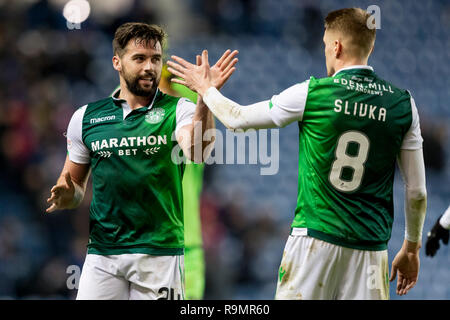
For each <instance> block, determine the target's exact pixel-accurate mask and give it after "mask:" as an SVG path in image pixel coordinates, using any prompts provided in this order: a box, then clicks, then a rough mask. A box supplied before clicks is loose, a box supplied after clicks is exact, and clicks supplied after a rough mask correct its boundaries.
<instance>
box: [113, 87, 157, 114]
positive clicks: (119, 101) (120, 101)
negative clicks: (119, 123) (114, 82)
mask: <svg viewBox="0 0 450 320" xmlns="http://www.w3.org/2000/svg"><path fill="white" fill-rule="evenodd" d="M159 94H160V91H159V88H156V92H155V95H154V96H153V99H152V102H151V103H150V104H149V105H148V107H147V109H148V110H150V109H151V108H152V107H153V104H154V103H155V101H156V97H157V96H159ZM119 95H120V87H118V88H117V89H116V90H114V92H113V93H112V95H111V97H112V99H113V101H114V102H115V103H116V104H120V105H121V106H122V107H123V106H124V104H126V105H127V107H128V108H130V107H129V106H128V103H127V101H126V100H125V99H120V98H119Z"/></svg>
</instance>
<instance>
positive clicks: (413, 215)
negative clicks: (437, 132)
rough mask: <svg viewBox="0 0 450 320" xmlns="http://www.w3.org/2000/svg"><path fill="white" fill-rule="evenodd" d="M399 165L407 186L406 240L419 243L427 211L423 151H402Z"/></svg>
mask: <svg viewBox="0 0 450 320" xmlns="http://www.w3.org/2000/svg"><path fill="white" fill-rule="evenodd" d="M397 163H398V166H399V169H400V172H401V174H402V177H403V182H404V184H405V239H407V240H408V241H411V242H419V241H421V239H422V230H423V223H424V221H425V215H426V209H427V190H426V181H425V164H424V161H423V151H422V149H417V150H400V154H399V157H398V161H397Z"/></svg>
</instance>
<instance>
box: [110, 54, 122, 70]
mask: <svg viewBox="0 0 450 320" xmlns="http://www.w3.org/2000/svg"><path fill="white" fill-rule="evenodd" d="M112 63H113V67H114V69H116V70H117V71H119V72H120V71H122V62H121V61H120V58H119V56H118V55H114V56H113V57H112Z"/></svg>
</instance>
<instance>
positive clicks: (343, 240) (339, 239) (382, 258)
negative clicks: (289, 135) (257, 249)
mask: <svg viewBox="0 0 450 320" xmlns="http://www.w3.org/2000/svg"><path fill="white" fill-rule="evenodd" d="M369 18H370V15H369V14H368V13H367V12H366V11H364V10H362V9H359V8H350V9H342V10H337V11H334V12H331V13H329V14H328V16H327V17H326V19H325V32H324V37H323V42H324V44H325V60H326V68H327V74H328V77H327V78H322V79H316V78H314V77H311V78H310V79H309V80H306V81H304V82H302V83H299V84H296V85H294V86H292V87H290V88H288V89H286V90H284V91H283V92H281V93H280V94H278V95H274V96H273V97H272V98H271V99H270V100H267V101H263V102H259V103H255V104H252V105H250V106H241V105H239V104H237V103H236V102H233V101H231V100H230V99H227V98H225V97H224V96H222V95H221V94H220V93H219V92H218V91H217V90H216V89H214V88H213V87H212V82H211V81H212V79H214V77H213V76H212V75H211V74H209V76H205V69H207V64H204V65H203V66H201V67H199V66H196V65H193V64H190V63H188V62H186V61H185V60H184V59H182V58H179V57H176V56H173V57H172V59H173V60H174V61H175V62H174V61H169V62H168V65H169V67H170V68H169V71H170V72H172V73H174V74H175V75H176V76H178V77H180V78H182V79H173V80H172V81H174V82H177V83H180V84H184V85H186V86H187V87H189V88H190V89H192V90H194V91H196V92H198V93H199V94H200V95H201V96H202V97H203V99H204V101H205V103H206V104H207V105H208V107H209V108H210V109H211V111H212V112H213V113H214V115H215V116H216V117H217V118H218V119H219V120H220V121H221V122H222V123H223V124H224V125H225V126H226V127H227V128H231V129H248V128H256V129H261V128H274V127H284V126H286V125H288V124H289V123H291V122H294V121H296V122H298V125H299V177H298V178H299V182H298V184H299V185H298V198H297V208H296V210H295V218H294V221H293V223H292V225H291V226H292V231H291V234H290V236H289V239H288V240H287V243H286V247H285V250H284V253H283V258H282V261H281V266H280V269H279V279H278V284H277V291H276V296H275V297H276V299H388V298H389V271H388V257H387V243H388V241H389V239H390V236H391V231H392V222H393V214H394V212H393V180H394V173H395V162H396V159H397V160H398V161H397V162H398V164H399V167H400V170H401V172H402V176H403V179H404V183H405V187H406V206H405V220H406V223H405V225H406V230H405V239H404V243H403V246H402V248H401V249H400V251H399V252H398V253H397V255H396V257H395V259H394V261H393V263H392V271H391V278H390V280H391V281H393V280H394V279H395V277H396V276H397V273H398V280H397V294H399V295H404V294H406V293H407V292H408V291H409V290H410V289H411V288H412V287H413V286H414V285H415V284H416V282H417V279H418V274H419V265H420V262H419V249H420V247H421V239H422V229H423V222H424V219H425V213H426V187H425V169H424V163H423V153H422V137H421V133H420V125H419V117H418V113H417V109H416V106H415V103H414V100H413V98H412V97H411V94H410V93H409V92H408V91H406V90H402V89H399V88H397V87H395V86H394V85H393V84H391V83H389V82H387V81H385V80H383V79H381V78H380V77H378V76H377V75H376V74H375V73H374V71H373V68H372V67H370V66H368V65H367V61H368V58H369V56H370V54H371V53H372V51H373V48H374V43H375V29H374V28H373V29H371V28H369V27H368V19H369ZM268 45H269V44H268ZM299 63H301V62H299ZM255 64H258V62H257V61H255ZM260 67H261V68H264V66H260ZM183 79H184V80H183Z"/></svg>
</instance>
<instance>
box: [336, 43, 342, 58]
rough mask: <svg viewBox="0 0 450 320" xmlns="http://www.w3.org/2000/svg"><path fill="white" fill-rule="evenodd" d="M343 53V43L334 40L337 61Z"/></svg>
mask: <svg viewBox="0 0 450 320" xmlns="http://www.w3.org/2000/svg"><path fill="white" fill-rule="evenodd" d="M341 53H342V43H341V42H340V41H339V40H334V57H335V58H336V59H337V58H339V56H340V55H341Z"/></svg>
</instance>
